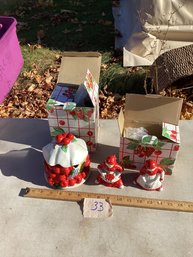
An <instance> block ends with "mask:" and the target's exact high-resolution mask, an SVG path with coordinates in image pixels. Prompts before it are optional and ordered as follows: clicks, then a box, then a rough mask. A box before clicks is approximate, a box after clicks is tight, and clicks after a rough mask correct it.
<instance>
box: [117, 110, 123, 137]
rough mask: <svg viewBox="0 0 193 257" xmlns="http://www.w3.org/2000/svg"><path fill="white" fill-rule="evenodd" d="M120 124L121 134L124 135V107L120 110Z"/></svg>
mask: <svg viewBox="0 0 193 257" xmlns="http://www.w3.org/2000/svg"><path fill="white" fill-rule="evenodd" d="M118 125H119V130H120V134H121V136H123V135H122V134H123V129H124V114H123V110H122V109H121V110H120V112H119V116H118Z"/></svg>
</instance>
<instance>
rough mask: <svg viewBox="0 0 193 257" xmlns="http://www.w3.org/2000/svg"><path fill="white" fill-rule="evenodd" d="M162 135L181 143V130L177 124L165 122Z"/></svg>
mask: <svg viewBox="0 0 193 257" xmlns="http://www.w3.org/2000/svg"><path fill="white" fill-rule="evenodd" d="M162 136H163V137H165V138H168V139H170V140H171V141H173V142H175V143H180V131H179V127H178V126H176V125H173V124H169V123H165V122H163V125H162Z"/></svg>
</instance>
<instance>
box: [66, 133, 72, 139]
mask: <svg viewBox="0 0 193 257" xmlns="http://www.w3.org/2000/svg"><path fill="white" fill-rule="evenodd" d="M66 137H67V138H69V139H70V140H73V139H74V135H73V134H70V133H69V134H67V136H66Z"/></svg>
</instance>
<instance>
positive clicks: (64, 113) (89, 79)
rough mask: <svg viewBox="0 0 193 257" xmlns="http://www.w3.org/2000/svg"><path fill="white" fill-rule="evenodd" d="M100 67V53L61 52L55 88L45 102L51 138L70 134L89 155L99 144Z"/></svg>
mask: <svg viewBox="0 0 193 257" xmlns="http://www.w3.org/2000/svg"><path fill="white" fill-rule="evenodd" d="M100 65H101V54H99V53H96V52H84V53H80V52H66V53H64V55H63V58H62V62H61V67H60V71H59V76H58V81H57V85H56V88H55V89H54V91H53V93H52V95H51V97H50V99H49V100H48V102H47V110H48V121H49V126H50V132H51V135H52V136H55V135H57V134H59V133H63V132H65V133H73V134H74V135H76V136H77V137H80V138H82V139H84V140H85V141H86V143H87V146H88V149H89V151H91V152H92V151H95V150H96V145H97V141H98V127H99V124H98V122H99V101H98V82H99V75H100Z"/></svg>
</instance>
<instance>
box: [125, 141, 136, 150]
mask: <svg viewBox="0 0 193 257" xmlns="http://www.w3.org/2000/svg"><path fill="white" fill-rule="evenodd" d="M138 145H139V144H138V143H137V142H130V143H128V145H127V149H129V150H135V149H136V148H137V146H138Z"/></svg>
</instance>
